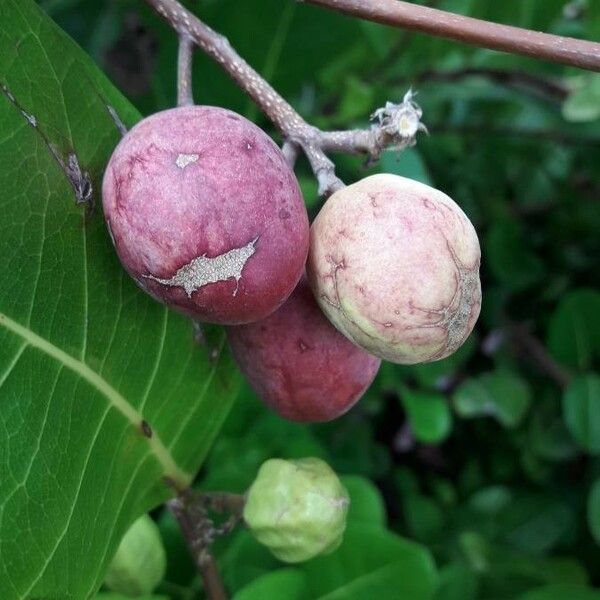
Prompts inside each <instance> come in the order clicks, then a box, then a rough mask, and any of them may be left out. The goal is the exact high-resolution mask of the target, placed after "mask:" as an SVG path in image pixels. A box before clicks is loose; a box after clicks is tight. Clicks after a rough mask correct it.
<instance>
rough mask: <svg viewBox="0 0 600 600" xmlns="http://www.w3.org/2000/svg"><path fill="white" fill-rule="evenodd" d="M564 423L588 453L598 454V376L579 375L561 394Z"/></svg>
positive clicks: (599, 405)
mask: <svg viewBox="0 0 600 600" xmlns="http://www.w3.org/2000/svg"><path fill="white" fill-rule="evenodd" d="M563 415H564V419H565V423H566V424H567V427H568V428H569V431H570V432H571V435H572V436H573V437H574V438H575V440H576V441H577V442H578V443H579V444H580V445H581V446H582V447H583V448H585V449H586V450H587V451H588V452H591V453H594V454H595V453H599V452H600V376H598V375H596V374H589V375H580V376H578V377H576V378H574V379H573V380H572V381H571V382H570V383H569V387H568V388H567V389H566V390H565V392H564V394H563Z"/></svg>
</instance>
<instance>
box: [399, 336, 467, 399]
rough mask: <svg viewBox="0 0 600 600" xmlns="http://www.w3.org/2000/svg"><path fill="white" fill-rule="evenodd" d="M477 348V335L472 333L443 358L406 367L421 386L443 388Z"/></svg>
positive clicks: (450, 381)
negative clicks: (455, 349)
mask: <svg viewBox="0 0 600 600" xmlns="http://www.w3.org/2000/svg"><path fill="white" fill-rule="evenodd" d="M476 350H477V336H476V335H475V334H474V333H472V334H471V335H470V336H469V337H468V338H467V339H466V341H465V343H464V344H463V345H462V346H461V347H460V348H459V349H458V350H457V351H456V352H454V353H453V354H451V355H450V356H448V357H447V358H444V359H443V360H436V361H434V362H430V363H421V364H418V365H413V366H411V367H407V372H409V373H411V374H414V375H415V377H416V378H417V380H418V381H419V383H420V384H421V385H423V386H427V387H430V388H434V389H437V390H444V389H446V388H447V386H448V384H450V383H452V381H453V377H454V376H455V375H457V373H458V372H459V371H460V370H461V369H462V368H463V367H464V365H465V364H466V363H467V362H468V361H469V359H470V358H471V357H472V356H473V354H474V353H475V352H476Z"/></svg>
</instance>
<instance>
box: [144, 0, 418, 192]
mask: <svg viewBox="0 0 600 600" xmlns="http://www.w3.org/2000/svg"><path fill="white" fill-rule="evenodd" d="M146 2H147V3H148V4H149V5H150V6H152V7H153V8H154V10H155V11H156V12H157V13H158V14H159V15H160V16H162V17H163V18H164V19H165V20H166V21H168V22H169V23H170V24H171V26H172V27H173V29H175V31H176V32H177V33H178V34H179V36H180V38H181V39H184V38H187V39H189V40H191V41H192V43H193V44H195V45H197V46H198V47H199V48H200V49H201V50H202V51H203V52H204V53H205V54H207V55H208V56H209V57H211V58H212V59H213V60H214V61H215V62H217V63H218V64H219V65H220V66H221V67H222V68H223V69H224V70H225V71H226V72H227V73H228V74H229V76H230V77H231V78H232V79H233V80H234V81H235V82H236V83H237V84H238V86H239V87H240V88H241V89H242V90H244V91H245V92H246V94H248V96H250V98H251V99H252V100H253V101H254V102H255V103H256V104H257V106H258V107H259V108H260V109H261V110H262V111H263V112H264V113H265V115H266V116H267V117H268V118H269V119H270V120H271V121H272V122H273V124H274V125H275V126H276V127H277V128H278V129H279V131H280V132H281V134H282V135H283V137H284V148H285V154H286V158H287V159H288V162H290V163H292V164H293V162H294V161H295V158H296V155H297V153H298V151H299V150H302V151H303V152H304V153H305V154H306V157H307V158H308V161H309V163H310V165H311V167H312V170H313V172H314V174H315V177H316V178H317V181H318V182H319V194H320V195H322V196H327V195H329V194H331V193H332V192H334V191H336V190H338V189H340V188H342V187H343V186H344V183H343V182H342V181H341V179H339V178H338V177H337V176H336V174H335V165H334V163H333V162H332V161H331V160H330V159H329V158H328V157H327V156H326V154H325V153H326V152H327V151H331V152H346V153H350V154H366V155H367V156H368V157H369V158H370V159H372V160H376V159H377V158H378V157H379V155H380V154H381V153H382V152H383V151H384V150H385V149H387V148H393V149H395V150H402V149H404V148H406V147H408V146H413V145H414V144H415V141H416V134H417V131H419V130H423V129H424V128H423V126H422V125H421V124H420V118H421V111H420V109H419V108H418V106H417V105H416V104H415V103H414V102H413V101H412V97H413V95H412V93H410V92H409V93H408V94H407V95H406V96H405V98H404V101H403V102H402V103H401V104H398V105H396V104H392V103H389V102H388V103H387V104H386V107H385V108H382V109H379V110H377V111H376V112H375V113H374V116H375V119H376V122H375V123H374V124H373V125H372V126H371V127H369V128H368V129H357V130H351V131H321V130H320V129H318V128H317V127H314V126H313V125H310V124H309V123H307V122H306V121H305V120H304V119H303V118H302V117H301V116H300V115H299V114H298V112H297V111H296V110H295V109H294V108H293V107H292V106H291V105H290V104H289V102H287V101H286V100H285V99H284V98H283V97H282V96H280V95H279V94H278V93H277V92H276V91H275V89H274V88H273V87H272V86H271V85H270V84H269V83H268V82H267V81H266V80H265V79H264V78H263V77H261V75H260V74H259V73H258V72H257V71H255V70H254V69H253V68H252V67H251V66H250V65H249V64H248V63H247V62H246V61H245V60H244V59H243V58H242V57H240V55H239V54H238V53H237V52H236V51H235V49H234V48H233V47H232V46H231V44H230V43H229V41H228V40H227V38H225V37H224V36H223V35H221V34H220V33H217V32H216V31H214V30H213V29H211V28H210V27H208V25H206V24H205V23H203V22H202V21H201V20H200V19H199V18H198V17H196V16H195V15H194V14H193V13H192V12H190V11H189V10H187V9H186V8H185V7H184V6H182V5H181V4H180V3H179V2H177V0H146ZM182 45H183V44H182V43H180V53H179V57H180V62H179V69H178V71H179V77H178V81H179V93H178V97H179V100H181V97H182V90H181V87H182V85H185V86H187V88H188V89H189V90H191V72H190V70H189V65H188V64H187V62H186V57H187V56H188V52H187V50H185V48H184V49H183V50H182ZM182 55H183V60H182ZM182 73H183V74H182ZM182 82H185V83H182ZM185 98H186V99H187V98H188V96H186V97H185ZM407 98H408V100H407ZM394 111H395V112H394ZM382 115H383V116H385V118H384V119H382ZM400 117H401V118H400ZM407 123H408V124H409V125H410V126H409V127H408V128H407V127H406V124H407Z"/></svg>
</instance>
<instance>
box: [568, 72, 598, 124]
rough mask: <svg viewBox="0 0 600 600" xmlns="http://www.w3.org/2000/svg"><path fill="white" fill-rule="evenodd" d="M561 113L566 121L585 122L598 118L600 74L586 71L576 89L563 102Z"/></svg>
mask: <svg viewBox="0 0 600 600" xmlns="http://www.w3.org/2000/svg"><path fill="white" fill-rule="evenodd" d="M562 114H563V117H564V118H565V119H566V120H567V121H572V122H574V123H585V122H589V121H595V120H596V119H599V118H600V75H598V74H597V73H586V74H585V75H584V76H583V77H581V79H580V81H579V85H578V87H577V89H575V90H574V91H573V92H571V93H570V94H569V97H568V98H567V99H566V100H565V101H564V102H563V105H562Z"/></svg>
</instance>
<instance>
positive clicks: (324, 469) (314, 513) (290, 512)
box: [244, 458, 350, 563]
mask: <svg viewBox="0 0 600 600" xmlns="http://www.w3.org/2000/svg"><path fill="white" fill-rule="evenodd" d="M349 503H350V499H349V496H348V492H347V491H346V489H345V488H344V486H343V485H342V483H341V481H340V480H339V478H338V476H337V475H336V474H335V473H334V471H333V470H332V469H331V468H330V467H329V466H328V465H327V464H326V463H324V462H323V461H322V460H319V459H318V458H303V459H300V460H281V459H271V460H268V461H266V462H265V463H263V465H262V466H261V468H260V470H259V472H258V475H257V477H256V479H255V480H254V483H253V484H252V486H251V487H250V489H249V490H248V494H247V501H246V506H245V508H244V520H245V521H246V523H247V525H248V527H249V528H250V530H251V531H252V533H253V534H254V537H255V538H256V539H257V540H258V541H259V542H260V543H261V544H264V545H265V546H267V547H268V548H269V549H270V550H271V552H272V553H273V554H274V555H275V556H276V557H277V558H278V559H279V560H282V561H284V562H289V563H295V562H301V561H304V560H308V559H309V558H312V557H313V556H317V555H318V554H328V553H329V552H333V550H335V549H336V548H337V547H338V546H339V545H340V543H341V541H342V536H343V533H344V529H345V528H346V514H347V512H348V505H349Z"/></svg>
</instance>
